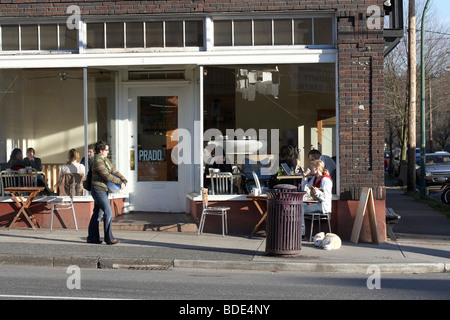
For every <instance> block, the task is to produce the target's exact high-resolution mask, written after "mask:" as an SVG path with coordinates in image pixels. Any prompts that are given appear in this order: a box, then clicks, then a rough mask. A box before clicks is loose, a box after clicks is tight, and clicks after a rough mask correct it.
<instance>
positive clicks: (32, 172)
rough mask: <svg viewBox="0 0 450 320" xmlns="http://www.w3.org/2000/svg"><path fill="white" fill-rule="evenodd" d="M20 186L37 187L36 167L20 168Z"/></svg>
mask: <svg viewBox="0 0 450 320" xmlns="http://www.w3.org/2000/svg"><path fill="white" fill-rule="evenodd" d="M19 187H37V171H36V169H20V170H19Z"/></svg>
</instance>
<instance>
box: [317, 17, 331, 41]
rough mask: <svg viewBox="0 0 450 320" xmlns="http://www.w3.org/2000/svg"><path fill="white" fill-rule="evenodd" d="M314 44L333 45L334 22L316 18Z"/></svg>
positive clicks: (329, 19)
mask: <svg viewBox="0 0 450 320" xmlns="http://www.w3.org/2000/svg"><path fill="white" fill-rule="evenodd" d="M314 44H315V45H324V44H333V20H332V19H331V18H314Z"/></svg>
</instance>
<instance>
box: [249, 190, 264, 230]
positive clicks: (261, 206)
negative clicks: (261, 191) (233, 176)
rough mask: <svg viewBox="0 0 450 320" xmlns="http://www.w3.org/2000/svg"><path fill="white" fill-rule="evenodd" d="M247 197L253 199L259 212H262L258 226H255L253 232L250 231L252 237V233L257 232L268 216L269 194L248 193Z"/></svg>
mask: <svg viewBox="0 0 450 320" xmlns="http://www.w3.org/2000/svg"><path fill="white" fill-rule="evenodd" d="M247 198H248V199H252V200H253V203H254V204H255V206H256V208H257V209H258V211H259V213H260V214H261V219H260V220H259V222H258V223H257V224H256V226H255V227H254V228H253V231H252V233H250V237H251V236H252V235H254V234H255V232H256V231H258V228H259V226H260V225H261V224H262V223H263V222H264V221H265V220H266V218H267V195H259V196H255V195H252V194H248V195H247Z"/></svg>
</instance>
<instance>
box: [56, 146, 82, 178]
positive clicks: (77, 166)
mask: <svg viewBox="0 0 450 320" xmlns="http://www.w3.org/2000/svg"><path fill="white" fill-rule="evenodd" d="M68 158H69V161H67V162H66V164H64V165H63V166H62V167H61V170H60V173H59V174H60V175H63V174H66V173H80V174H81V173H82V174H84V172H85V167H84V165H82V164H81V163H80V154H79V153H78V151H77V150H75V149H70V150H69V154H68Z"/></svg>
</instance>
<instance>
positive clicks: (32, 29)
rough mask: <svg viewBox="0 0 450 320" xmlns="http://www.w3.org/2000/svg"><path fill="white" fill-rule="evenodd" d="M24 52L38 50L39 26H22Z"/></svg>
mask: <svg viewBox="0 0 450 320" xmlns="http://www.w3.org/2000/svg"><path fill="white" fill-rule="evenodd" d="M21 41H22V46H21V49H22V50H37V49H38V26H37V24H25V25H22V26H21Z"/></svg>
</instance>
